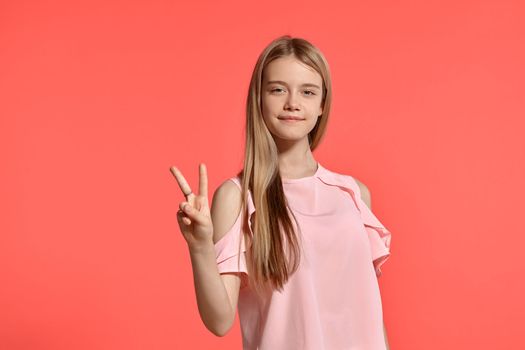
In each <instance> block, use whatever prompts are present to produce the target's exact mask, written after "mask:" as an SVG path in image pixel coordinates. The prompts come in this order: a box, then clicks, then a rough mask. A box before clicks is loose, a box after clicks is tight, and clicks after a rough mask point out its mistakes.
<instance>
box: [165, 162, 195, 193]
mask: <svg viewBox="0 0 525 350" xmlns="http://www.w3.org/2000/svg"><path fill="white" fill-rule="evenodd" d="M170 171H171V173H172V174H173V175H175V178H176V179H177V183H178V184H179V187H180V189H181V191H182V193H183V194H184V196H186V193H191V188H190V185H188V182H187V181H186V179H185V178H184V176H182V173H181V172H180V170H179V169H178V168H177V167H175V166H172V167H171V168H170Z"/></svg>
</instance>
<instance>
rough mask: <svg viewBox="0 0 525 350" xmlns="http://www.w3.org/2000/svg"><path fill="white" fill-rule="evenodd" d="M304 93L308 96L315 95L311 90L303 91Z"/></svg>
mask: <svg viewBox="0 0 525 350" xmlns="http://www.w3.org/2000/svg"><path fill="white" fill-rule="evenodd" d="M304 92H309V93H310V94H309V95H308V96H312V95H315V93H314V92H313V91H312V90H305V91H304Z"/></svg>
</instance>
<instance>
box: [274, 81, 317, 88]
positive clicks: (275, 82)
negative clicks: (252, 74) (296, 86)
mask: <svg viewBox="0 0 525 350" xmlns="http://www.w3.org/2000/svg"><path fill="white" fill-rule="evenodd" d="M266 84H281V85H286V86H288V84H286V83H285V82H284V81H282V80H270V81H269V82H267V83H266ZM301 86H309V87H314V88H316V89H319V90H321V87H319V85H316V84H311V83H306V84H302V85H301Z"/></svg>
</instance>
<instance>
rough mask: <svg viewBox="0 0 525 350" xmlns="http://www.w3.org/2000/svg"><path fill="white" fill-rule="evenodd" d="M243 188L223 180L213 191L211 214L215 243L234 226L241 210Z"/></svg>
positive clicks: (230, 180) (229, 180) (230, 181)
mask: <svg viewBox="0 0 525 350" xmlns="http://www.w3.org/2000/svg"><path fill="white" fill-rule="evenodd" d="M241 200H242V197H241V189H240V188H239V186H238V185H237V184H236V183H234V182H233V181H232V179H227V180H225V181H223V182H222V183H221V184H220V185H219V187H217V189H216V190H215V192H214V193H213V199H212V203H211V208H210V215H211V218H212V222H213V243H216V242H218V241H219V240H220V239H221V238H222V237H223V236H224V235H225V234H226V233H227V232H228V231H229V229H230V228H231V227H232V226H233V224H234V223H235V221H236V220H237V217H238V216H239V214H240V211H241Z"/></svg>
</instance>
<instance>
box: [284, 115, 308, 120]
mask: <svg viewBox="0 0 525 350" xmlns="http://www.w3.org/2000/svg"><path fill="white" fill-rule="evenodd" d="M279 119H281V120H289V121H299V120H304V118H301V117H297V116H295V115H285V116H281V117H279Z"/></svg>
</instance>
